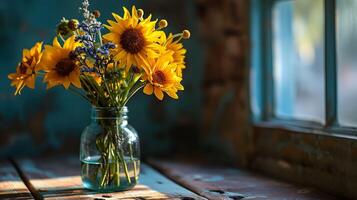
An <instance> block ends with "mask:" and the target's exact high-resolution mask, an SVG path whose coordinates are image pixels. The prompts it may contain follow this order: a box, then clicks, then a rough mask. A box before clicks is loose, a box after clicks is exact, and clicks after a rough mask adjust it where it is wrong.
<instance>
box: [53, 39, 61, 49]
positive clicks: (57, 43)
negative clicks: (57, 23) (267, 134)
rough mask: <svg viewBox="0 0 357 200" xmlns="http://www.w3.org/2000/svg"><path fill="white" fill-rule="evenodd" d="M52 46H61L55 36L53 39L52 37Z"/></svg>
mask: <svg viewBox="0 0 357 200" xmlns="http://www.w3.org/2000/svg"><path fill="white" fill-rule="evenodd" d="M52 45H53V46H54V47H58V48H62V47H61V44H60V43H59V42H58V39H57V37H55V38H54V39H53V44H52Z"/></svg>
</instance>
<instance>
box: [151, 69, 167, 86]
mask: <svg viewBox="0 0 357 200" xmlns="http://www.w3.org/2000/svg"><path fill="white" fill-rule="evenodd" d="M152 78H153V80H154V82H155V83H158V84H161V85H163V84H164V83H165V82H166V77H165V74H164V73H163V72H162V71H156V72H155V73H154V74H153V76H152Z"/></svg>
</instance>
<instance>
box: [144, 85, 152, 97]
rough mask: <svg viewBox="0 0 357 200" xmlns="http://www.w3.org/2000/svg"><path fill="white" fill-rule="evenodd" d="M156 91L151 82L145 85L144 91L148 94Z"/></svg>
mask: <svg viewBox="0 0 357 200" xmlns="http://www.w3.org/2000/svg"><path fill="white" fill-rule="evenodd" d="M153 92H154V88H153V86H152V85H151V84H149V83H148V84H146V86H145V87H144V93H145V94H147V95H152V93H153Z"/></svg>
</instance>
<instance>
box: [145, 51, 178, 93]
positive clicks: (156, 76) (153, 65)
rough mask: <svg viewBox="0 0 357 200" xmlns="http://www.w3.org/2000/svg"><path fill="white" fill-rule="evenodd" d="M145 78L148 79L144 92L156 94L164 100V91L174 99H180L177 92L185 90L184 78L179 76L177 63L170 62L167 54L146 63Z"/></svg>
mask: <svg viewBox="0 0 357 200" xmlns="http://www.w3.org/2000/svg"><path fill="white" fill-rule="evenodd" d="M145 66H146V67H145V68H144V70H145V73H146V74H145V75H144V77H143V79H144V80H146V81H147V83H146V85H145V87H144V93H145V94H147V95H151V94H153V93H154V94H155V96H156V97H157V98H158V99H159V100H162V99H163V98H164V93H166V94H167V95H169V96H170V97H172V98H174V99H178V96H177V92H178V91H179V90H184V88H183V86H182V85H181V80H182V78H181V77H179V76H177V74H176V72H175V69H176V68H177V66H176V64H173V63H170V61H169V60H168V58H167V56H162V57H160V58H158V59H155V60H150V61H149V62H148V63H146V65H145Z"/></svg>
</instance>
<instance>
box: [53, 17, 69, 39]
mask: <svg viewBox="0 0 357 200" xmlns="http://www.w3.org/2000/svg"><path fill="white" fill-rule="evenodd" d="M56 32H57V34H58V35H62V36H67V35H69V34H70V32H71V30H70V29H69V28H68V21H63V20H62V21H61V22H60V23H59V24H58V25H57V28H56Z"/></svg>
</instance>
